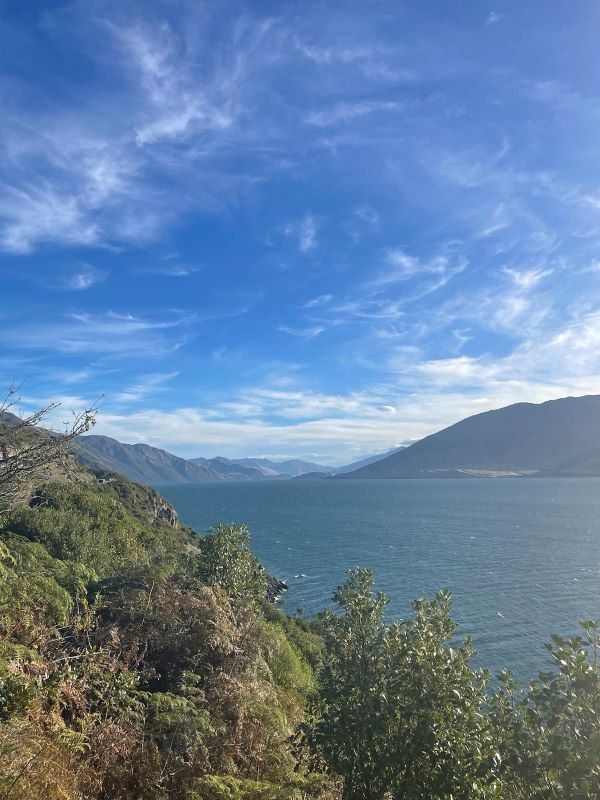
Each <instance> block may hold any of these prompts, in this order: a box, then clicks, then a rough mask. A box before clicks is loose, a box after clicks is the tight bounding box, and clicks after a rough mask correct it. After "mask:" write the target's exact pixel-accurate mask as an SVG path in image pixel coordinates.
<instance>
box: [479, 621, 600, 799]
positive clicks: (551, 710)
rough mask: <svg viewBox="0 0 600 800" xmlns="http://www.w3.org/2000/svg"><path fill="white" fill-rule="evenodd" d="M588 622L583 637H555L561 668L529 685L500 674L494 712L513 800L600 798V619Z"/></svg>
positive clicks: (506, 785)
mask: <svg viewBox="0 0 600 800" xmlns="http://www.w3.org/2000/svg"><path fill="white" fill-rule="evenodd" d="M580 624H581V627H582V629H583V635H576V636H570V637H561V636H552V642H551V644H549V645H548V646H547V647H548V650H549V652H550V655H551V657H552V660H553V662H554V664H555V666H556V668H557V669H556V670H554V671H552V672H542V673H540V675H539V678H537V679H536V680H534V681H532V682H531V685H530V686H529V688H528V689H527V691H525V692H521V693H519V691H518V687H517V685H516V683H515V682H514V681H513V680H512V678H511V676H510V674H509V673H508V672H503V673H502V674H501V675H500V689H499V690H498V692H497V693H496V694H495V696H494V697H493V698H492V700H491V703H490V718H491V722H492V725H493V732H494V738H495V740H496V742H497V744H498V747H499V750H500V752H501V753H502V773H501V779H502V785H503V788H504V791H505V794H504V795H503V796H506V797H507V798H510V800H529V798H536V800H563V798H574V799H575V798H577V800H597V798H599V797H600V680H599V668H600V664H599V663H598V656H599V653H600V621H593V620H584V621H583V622H581V623H580Z"/></svg>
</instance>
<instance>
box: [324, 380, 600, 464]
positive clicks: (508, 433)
mask: <svg viewBox="0 0 600 800" xmlns="http://www.w3.org/2000/svg"><path fill="white" fill-rule="evenodd" d="M506 475H565V476H568V475H572V476H576V475H600V396H598V395H588V396H585V397H565V398H562V399H560V400H550V401H548V402H545V403H539V404H535V403H516V404H515V405H511V406H506V407H504V408H500V409H498V410H495V411H486V412H484V413H482V414H476V415H474V416H472V417H467V418H466V419H464V420H462V421H461V422H457V423H456V424H455V425H451V426H450V427H448V428H444V430H441V431H439V432H438V433H434V434H432V435H431V436H427V437H426V438H425V439H421V440H420V441H418V442H415V444H412V445H410V447H407V448H405V449H403V450H401V451H400V452H398V453H394V454H393V455H391V456H388V457H387V458H384V459H383V460H381V461H377V462H376V463H375V464H370V465H367V466H364V467H361V468H360V469H357V470H355V471H353V472H350V473H346V474H345V475H340V476H338V477H339V478H425V477H477V476H506Z"/></svg>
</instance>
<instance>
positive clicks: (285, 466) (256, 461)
mask: <svg viewBox="0 0 600 800" xmlns="http://www.w3.org/2000/svg"><path fill="white" fill-rule="evenodd" d="M191 460H192V461H194V462H196V463H209V464H212V463H213V462H214V461H217V460H219V461H222V462H227V463H229V464H238V465H239V466H242V467H245V468H247V467H251V468H253V469H257V470H260V472H262V474H263V477H265V478H278V477H279V478H281V477H289V478H296V477H298V476H299V475H304V474H306V473H307V472H334V471H335V467H326V466H323V464H315V463H314V462H312V461H302V460H301V459H298V458H291V459H288V460H287V461H272V460H271V459H269V458H237V459H228V458H219V459H205V458H193V459H191Z"/></svg>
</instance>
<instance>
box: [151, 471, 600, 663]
mask: <svg viewBox="0 0 600 800" xmlns="http://www.w3.org/2000/svg"><path fill="white" fill-rule="evenodd" d="M158 488H159V489H160V491H161V492H162V493H163V495H164V496H165V497H166V498H167V499H168V500H170V501H171V502H172V503H173V505H174V506H175V508H176V509H177V511H178V512H179V515H180V517H181V519H182V520H183V521H184V522H186V523H187V524H189V525H191V526H192V527H193V528H195V529H196V530H199V531H207V530H208V529H209V528H210V527H211V526H212V525H214V524H216V523H217V522H245V523H246V524H247V525H248V527H249V528H250V530H251V532H252V543H253V548H254V550H255V552H256V553H257V554H258V556H259V557H260V558H261V560H262V561H263V563H264V564H265V566H266V567H267V568H268V569H269V571H271V572H272V573H273V574H275V575H277V576H278V577H280V578H282V579H284V580H286V581H287V582H288V583H289V586H290V589H289V592H288V593H287V595H286V607H287V608H288V610H290V611H294V610H295V609H296V607H298V606H302V607H303V608H304V609H305V612H306V613H307V614H312V613H314V612H316V611H318V610H320V609H321V608H323V607H324V606H326V605H328V604H330V603H331V592H332V590H333V589H334V588H335V586H337V585H338V584H339V583H341V582H342V581H343V580H344V575H345V572H346V570H347V569H348V568H350V567H353V566H357V565H359V566H365V567H369V568H370V569H372V570H374V572H375V575H376V583H377V588H381V589H383V590H384V591H385V592H386V594H387V595H388V597H389V598H390V606H389V616H390V618H402V617H406V616H408V615H409V614H410V601H411V600H412V599H413V598H415V597H421V596H430V595H432V594H433V593H434V592H435V591H436V590H437V589H439V588H445V587H447V588H449V589H450V590H451V591H452V593H453V597H454V617H455V619H456V621H457V622H458V623H459V632H460V633H463V634H466V633H470V634H471V635H472V637H473V640H474V644H475V647H476V649H477V651H478V658H477V663H478V664H481V665H483V666H486V667H489V668H490V669H491V670H492V671H494V672H495V671H497V670H499V669H500V668H501V667H503V666H506V667H509V668H510V669H511V670H512V671H513V673H514V674H515V676H517V677H519V678H521V679H529V678H530V677H531V676H532V675H533V674H535V673H537V672H538V671H539V670H541V669H546V668H547V667H548V666H549V658H548V655H547V653H546V651H545V649H544V642H546V641H548V639H549V636H550V634H551V633H561V634H567V633H572V632H575V631H576V629H577V621H578V620H580V619H584V618H596V617H600V479H596V478H589V479H588V478H579V479H561V478H547V479H534V478H532V479H510V478H504V479H475V480H448V479H447V480H443V479H442V480H435V479H431V480H395V481H392V480H381V481H354V480H344V481H281V482H261V483H207V484H200V485H193V486H190V485H186V486H173V485H170V486H161V487H158ZM302 575H305V576H306V577H294V576H302Z"/></svg>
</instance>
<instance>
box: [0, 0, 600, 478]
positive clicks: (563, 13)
mask: <svg viewBox="0 0 600 800" xmlns="http://www.w3.org/2000/svg"><path fill="white" fill-rule="evenodd" d="M599 31H600V4H598V3H597V2H595V0H571V1H570V2H568V3H567V2H556V3H548V2H547V0H544V1H543V2H542V1H541V0H530V1H529V2H527V3H523V2H510V1H509V0H506V1H505V2H503V1H502V0H492V1H491V2H490V3H488V2H484V0H445V1H444V0H412V2H402V0H393V1H390V2H383V1H382V2H377V1H376V0H375V1H374V2H364V0H363V1H362V2H343V1H342V0H332V2H330V3H323V2H320V1H317V2H311V1H310V0H303V1H302V2H268V1H267V0H254V2H247V3H246V2H241V1H240V2H228V0H220V1H219V2H218V3H215V2H206V3H203V2H198V1H197V0H195V1H192V0H169V1H168V2H167V0H164V1H161V0H141V1H140V0H128V2H127V3H123V2H110V0H106V1H105V0H79V1H77V2H36V0H28V2H26V3H24V2H22V0H17V1H15V2H13V1H12V0H10V1H9V2H7V1H6V0H0V75H1V77H0V98H1V105H2V117H1V123H0V386H2V387H5V386H9V385H10V384H12V383H16V384H17V385H19V386H20V397H21V399H20V402H19V409H22V410H23V411H29V410H32V409H34V408H38V407H40V406H42V405H45V404H47V403H49V402H52V401H57V402H61V403H62V405H61V406H60V408H59V410H58V411H57V412H55V414H54V417H53V421H54V422H55V423H56V424H58V425H59V426H60V424H62V422H63V421H65V420H67V419H69V415H70V414H71V412H72V411H73V410H77V409H80V408H82V407H84V406H86V405H89V404H90V403H94V402H96V401H98V409H99V412H98V422H97V425H96V429H95V432H96V433H99V434H105V435H109V436H113V437H115V438H117V439H119V440H121V441H124V442H147V443H148V444H151V445H154V446H157V447H162V448H165V449H167V450H169V451H171V452H173V453H176V454H178V455H181V456H184V457H195V456H206V457H212V456H216V455H223V456H228V457H241V456H250V455H252V456H259V455H260V456H269V457H275V458H276V457H280V458H284V457H291V456H293V457H304V458H310V459H312V460H317V461H321V462H323V463H331V464H334V465H335V464H342V463H345V462H348V461H351V460H353V459H355V458H359V457H361V456H363V455H365V454H369V453H373V452H380V451H385V450H387V449H389V448H391V447H394V446H396V445H399V444H402V443H407V442H411V441H414V440H416V439H419V438H421V437H422V436H425V435H427V434H429V433H432V432H434V431H435V430H438V429H440V428H441V427H444V426H446V425H448V424H451V423H454V422H456V421H458V420H460V419H462V418H464V417H465V416H468V415H470V414H474V413H478V412H480V411H486V410H488V409H491V408H498V407H501V406H504V405H507V404H509V403H514V402H521V401H527V402H541V401H544V400H548V399H551V398H555V397H562V396H566V395H582V394H588V393H600V160H599V147H600V145H599V142H600V67H599V66H598V55H597V42H598V34H599Z"/></svg>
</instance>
